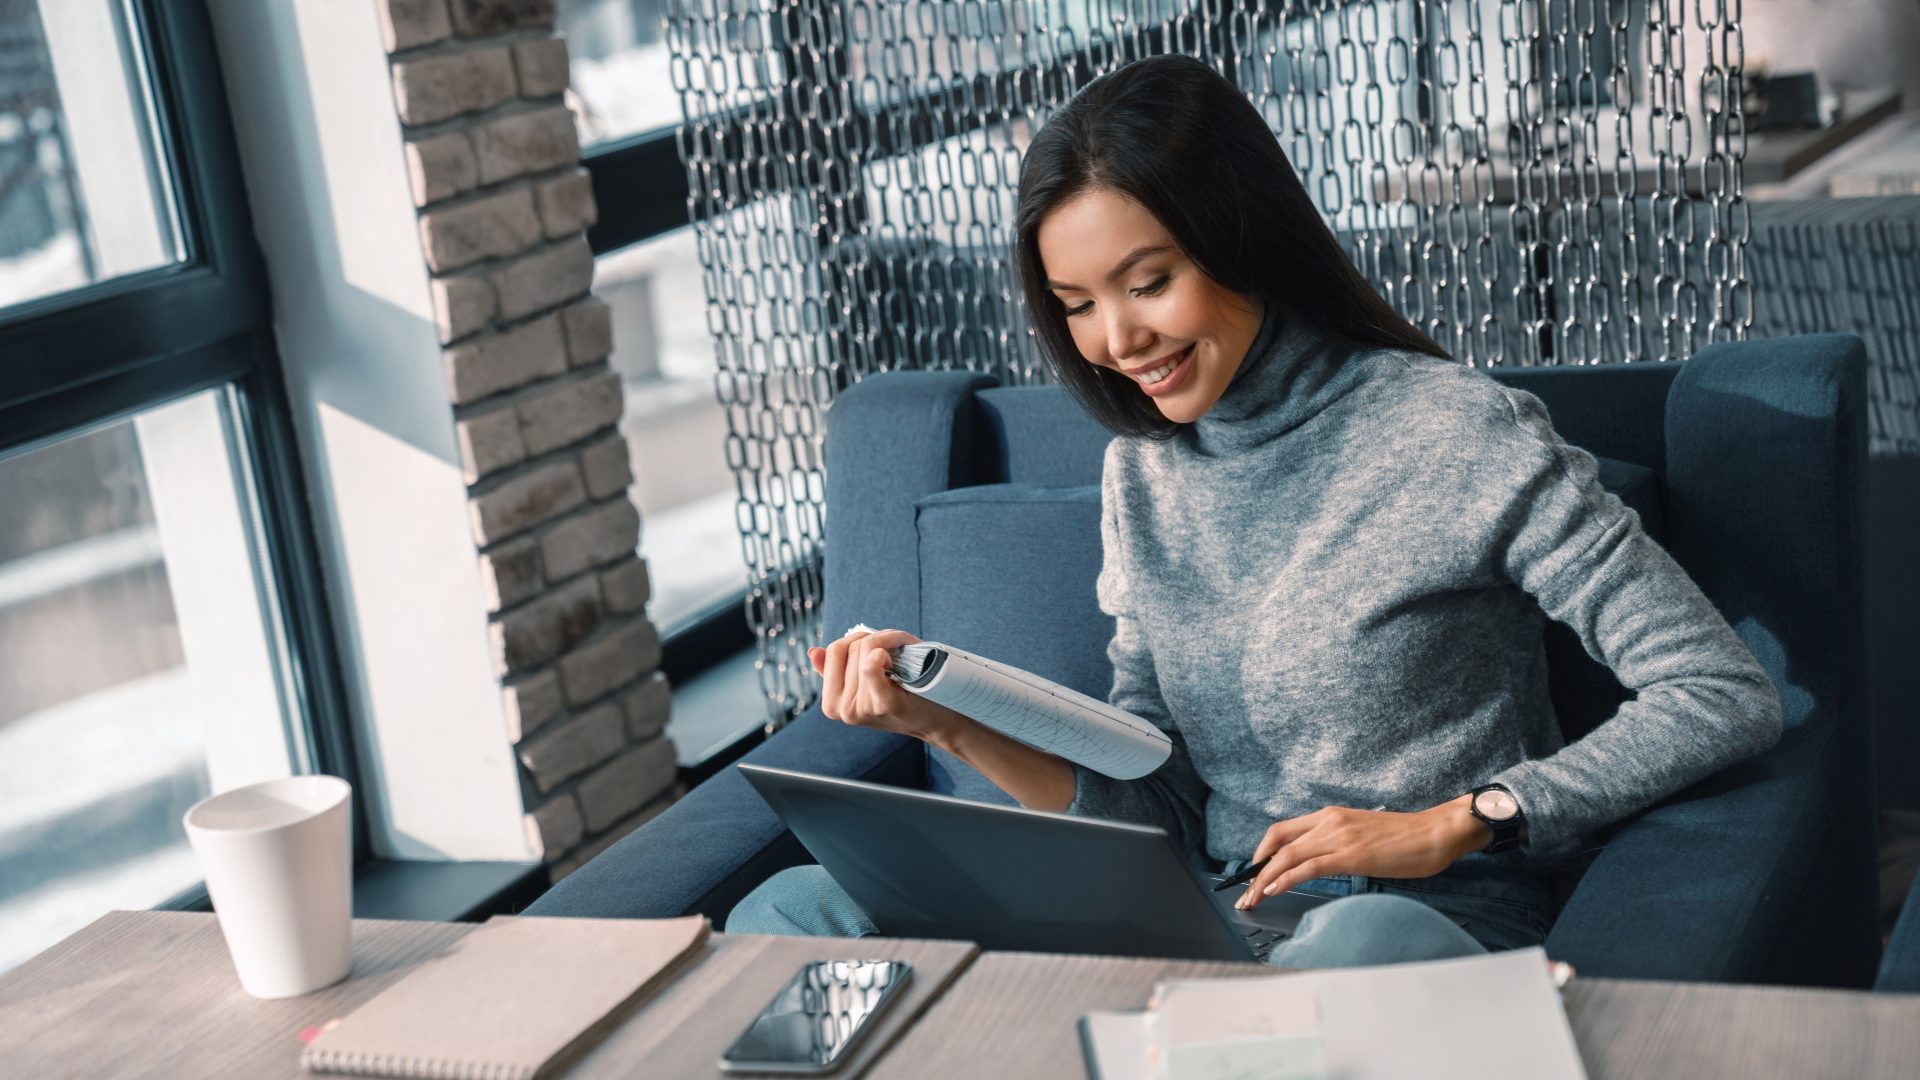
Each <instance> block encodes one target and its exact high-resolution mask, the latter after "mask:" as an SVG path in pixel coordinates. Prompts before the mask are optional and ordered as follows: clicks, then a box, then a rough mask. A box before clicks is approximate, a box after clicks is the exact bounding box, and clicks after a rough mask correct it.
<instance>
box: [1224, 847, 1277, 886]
mask: <svg viewBox="0 0 1920 1080" xmlns="http://www.w3.org/2000/svg"><path fill="white" fill-rule="evenodd" d="M1272 861H1273V857H1272V856H1268V857H1267V858H1264V859H1261V860H1260V861H1259V862H1257V863H1254V864H1253V865H1252V866H1249V867H1247V868H1246V869H1245V870H1242V871H1240V872H1239V873H1237V874H1235V875H1233V876H1232V877H1230V878H1228V879H1227V880H1225V881H1222V882H1221V883H1220V884H1218V885H1215V886H1214V887H1213V891H1214V892H1221V891H1223V890H1226V889H1231V888H1233V887H1234V886H1235V885H1245V884H1246V883H1247V882H1249V881H1252V880H1253V879H1254V878H1255V877H1258V876H1259V874H1260V871H1262V870H1264V869H1266V866H1267V864H1268V863H1270V862H1272Z"/></svg>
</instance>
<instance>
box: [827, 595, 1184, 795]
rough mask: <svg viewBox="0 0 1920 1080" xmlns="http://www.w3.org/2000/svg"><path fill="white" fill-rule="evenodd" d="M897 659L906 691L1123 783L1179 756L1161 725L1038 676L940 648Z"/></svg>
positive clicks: (929, 646) (907, 649)
mask: <svg viewBox="0 0 1920 1080" xmlns="http://www.w3.org/2000/svg"><path fill="white" fill-rule="evenodd" d="M856 629H863V627H856ZM890 653H891V655H892V657H893V666H892V672H893V677H894V678H895V679H896V680H897V681H898V682H899V683H900V685H901V686H902V687H903V688H905V689H907V690H911V691H912V692H914V693H916V694H919V695H920V696H922V697H924V698H927V699H929V700H932V701H937V702H939V703H940V704H942V705H945V706H946V707H947V708H949V709H952V710H953V711H954V712H957V713H959V714H961V715H962V716H969V717H972V718H973V719H975V720H977V721H979V722H980V723H982V724H985V725H986V726H988V727H990V728H992V729H994V730H995V731H998V732H1000V733H1001V734H1002V735H1006V736H1008V737H1009V738H1013V739H1018V740H1019V741H1021V742H1023V743H1026V744H1027V745H1028V746H1033V747H1037V748H1039V749H1041V750H1045V751H1046V752H1048V753H1050V754H1057V755H1059V756H1060V757H1063V758H1066V759H1067V760H1068V761H1071V762H1073V763H1075V764H1077V765H1082V766H1084V767H1086V768H1089V769H1092V770H1093V771H1094V772H1097V773H1103V774H1105V775H1107V776H1111V777H1113V778H1114V779H1116V780H1135V779H1138V778H1140V777H1142V776H1145V775H1147V774H1148V773H1150V772H1152V771H1154V770H1155V769H1158V768H1159V767H1160V766H1161V765H1164V764H1165V763H1166V760H1167V758H1168V757H1169V756H1170V755H1172V753H1173V740H1172V739H1170V738H1168V737H1167V733H1166V732H1164V731H1161V730H1160V729H1159V728H1157V727H1155V726H1154V725H1153V724H1151V723H1149V722H1147V721H1145V720H1142V719H1141V718H1139V717H1137V716H1135V715H1133V714H1132V713H1130V712H1127V711H1126V710H1124V709H1116V708H1114V707H1113V706H1112V705H1109V704H1107V703H1106V702H1104V701H1100V700H1098V699H1097V698H1091V697H1088V696H1087V695H1085V694H1083V693H1081V692H1079V691H1078V690H1074V689H1072V688H1071V687H1066V686H1061V685H1060V684H1059V683H1056V682H1054V681H1052V680H1050V679H1046V678H1042V677H1041V676H1039V675H1035V674H1034V673H1033V672H1031V671H1022V670H1021V669H1019V668H1017V667H1014V666H1013V665H1011V664H1002V663H1000V662H999V661H997V660H989V659H987V658H986V657H984V656H976V655H974V654H973V653H970V652H967V651H966V650H964V649H956V648H954V647H953V646H951V645H943V644H941V643H940V642H937V641H922V642H919V643H918V644H913V645H902V646H900V647H898V648H896V649H892V650H890Z"/></svg>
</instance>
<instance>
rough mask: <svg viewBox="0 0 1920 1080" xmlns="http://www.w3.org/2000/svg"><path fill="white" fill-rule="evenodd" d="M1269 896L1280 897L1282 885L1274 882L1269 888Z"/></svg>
mask: <svg viewBox="0 0 1920 1080" xmlns="http://www.w3.org/2000/svg"><path fill="white" fill-rule="evenodd" d="M1267 895H1268V896H1279V895H1280V883H1279V882H1277V881H1276V882H1274V883H1273V884H1271V885H1269V886H1267Z"/></svg>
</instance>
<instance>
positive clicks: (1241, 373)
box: [1179, 302, 1362, 457]
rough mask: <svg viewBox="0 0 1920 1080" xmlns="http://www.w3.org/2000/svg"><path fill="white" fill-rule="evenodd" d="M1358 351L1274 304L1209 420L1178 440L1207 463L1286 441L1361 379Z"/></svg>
mask: <svg viewBox="0 0 1920 1080" xmlns="http://www.w3.org/2000/svg"><path fill="white" fill-rule="evenodd" d="M1353 351H1354V350H1353V348H1352V347H1351V346H1350V345H1349V344H1347V343H1346V342H1345V341H1344V340H1343V339H1342V338H1340V337H1339V336H1338V335H1336V334H1331V333H1328V332H1327V331H1325V330H1322V329H1320V328H1319V327H1317V326H1315V325H1313V323H1312V322H1310V321H1309V320H1308V319H1306V318H1304V317H1302V316H1301V315H1300V314H1299V313H1298V312H1297V311H1294V310H1292V309H1290V308H1288V307H1287V306H1286V305H1284V304H1278V303H1272V302H1269V303H1268V304H1267V306H1266V311H1265V312H1264V314H1263V315H1262V316H1261V320H1260V329H1259V331H1258V332H1257V333H1256V334H1255V335H1254V338H1253V343H1252V344H1251V345H1249V346H1248V347H1247V356H1246V359H1245V360H1243V361H1242V362H1241V364H1240V369H1239V370H1238V371H1236V372H1234V375H1233V378H1232V380H1230V381H1229V382H1228V383H1227V389H1226V392H1225V393H1223V394H1221V395H1220V400H1219V401H1217V402H1215V403H1214V405H1213V408H1211V409H1208V410H1207V412H1206V415H1204V416H1202V417H1200V418H1199V419H1198V420H1196V421H1194V422H1193V423H1191V424H1189V425H1187V427H1186V429H1185V430H1183V431H1182V432H1181V433H1180V436H1179V438H1180V440H1181V441H1182V442H1184V443H1186V444H1187V445H1188V446H1190V447H1191V448H1192V449H1193V450H1194V451H1195V452H1197V453H1198V454H1200V455H1201V456H1202V457H1227V456H1232V455H1236V454H1242V453H1246V452H1247V451H1249V450H1253V449H1255V448H1257V447H1259V446H1261V445H1263V444H1265V443H1267V442H1270V441H1272V440H1274V439H1277V438H1279V437H1280V436H1282V435H1285V434H1286V433H1287V432H1289V431H1292V430H1293V429H1294V428H1296V427H1299V426H1300V425H1301V424H1303V423H1305V422H1306V421H1308V420H1310V419H1312V418H1313V417H1314V416H1315V415H1316V414H1317V413H1319V412H1320V410H1322V409H1324V408H1326V407H1327V406H1328V405H1331V404H1332V403H1333V402H1334V401H1336V400H1338V399H1339V398H1340V397H1342V396H1344V395H1345V394H1346V392H1347V391H1348V390H1351V389H1352V388H1353V387H1354V385H1355V384H1357V383H1358V382H1359V380H1360V378H1361V372H1360V368H1361V366H1362V365H1359V364H1349V363H1347V362H1346V361H1347V358H1348V357H1349V356H1351V355H1352V353H1353Z"/></svg>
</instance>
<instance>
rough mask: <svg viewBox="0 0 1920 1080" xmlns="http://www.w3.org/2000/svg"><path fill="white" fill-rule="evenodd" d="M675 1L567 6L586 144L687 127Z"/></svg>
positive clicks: (563, 9) (577, 107) (564, 14)
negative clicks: (674, 71) (677, 79)
mask: <svg viewBox="0 0 1920 1080" xmlns="http://www.w3.org/2000/svg"><path fill="white" fill-rule="evenodd" d="M667 3H668V0H561V3H560V19H559V25H560V32H561V33H562V34H564V35H566V38H567V53H568V55H569V56H570V57H571V60H572V67H573V89H572V92H571V94H570V97H571V98H572V101H571V104H572V105H573V108H574V112H576V113H578V114H579V116H580V139H581V142H582V143H584V144H585V145H588V146H592V145H593V144H595V143H602V142H607V141H609V140H612V139H621V138H625V137H626V136H628V135H635V134H638V133H640V132H643V131H652V130H654V129H656V128H663V127H672V126H674V125H675V124H678V123H679V122H680V96H679V95H678V94H676V93H675V92H674V89H673V79H672V77H671V76H670V75H669V73H668V66H667V40H666V20H667Z"/></svg>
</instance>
